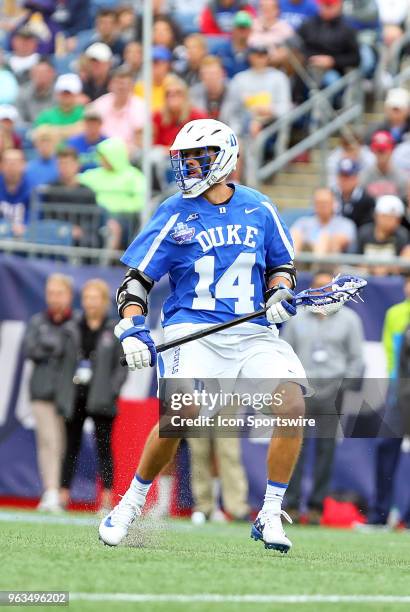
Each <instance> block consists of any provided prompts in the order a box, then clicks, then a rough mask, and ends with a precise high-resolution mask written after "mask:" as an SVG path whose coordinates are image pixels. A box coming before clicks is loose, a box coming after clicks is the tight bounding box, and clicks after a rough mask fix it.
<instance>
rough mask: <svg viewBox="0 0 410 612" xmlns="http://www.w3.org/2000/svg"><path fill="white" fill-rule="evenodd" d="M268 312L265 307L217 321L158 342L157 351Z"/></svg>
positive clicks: (196, 338) (159, 351) (203, 336)
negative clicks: (214, 323)
mask: <svg viewBox="0 0 410 612" xmlns="http://www.w3.org/2000/svg"><path fill="white" fill-rule="evenodd" d="M265 313H266V309H265V308H261V310H256V311H255V312H250V313H249V314H246V315H243V316H241V317H236V318H235V319H231V320H230V321H225V322H224V323H217V324H216V325H211V327H206V328H205V329H201V330H199V331H197V332H193V333H192V334H188V336H184V337H183V338H176V339H175V340H171V341H170V342H164V344H158V346H157V347H156V348H157V353H162V352H163V351H167V350H168V349H171V348H174V347H175V346H180V345H181V344H186V343H187V342H192V341H193V340H199V339H200V338H205V337H206V336H210V335H211V334H214V333H215V332H218V331H223V330H224V329H229V328H230V327H234V326H235V325H239V324H240V323H246V321H250V320H251V319H256V318H258V317H262V316H263V315H264V314H265Z"/></svg>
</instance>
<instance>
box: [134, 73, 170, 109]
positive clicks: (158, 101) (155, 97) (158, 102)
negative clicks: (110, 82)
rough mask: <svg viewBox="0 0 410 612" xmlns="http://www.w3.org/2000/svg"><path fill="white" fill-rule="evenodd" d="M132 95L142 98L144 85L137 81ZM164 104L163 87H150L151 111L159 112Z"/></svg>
mask: <svg viewBox="0 0 410 612" xmlns="http://www.w3.org/2000/svg"><path fill="white" fill-rule="evenodd" d="M134 94H135V95H136V96H140V97H141V98H143V97H144V83H143V82H142V81H137V82H136V83H135V85H134ZM164 104H165V90H164V86H163V85H153V86H152V111H153V112H154V113H155V112H156V111H161V110H162V109H163V108H164Z"/></svg>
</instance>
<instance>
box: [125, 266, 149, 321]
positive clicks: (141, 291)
mask: <svg viewBox="0 0 410 612" xmlns="http://www.w3.org/2000/svg"><path fill="white" fill-rule="evenodd" d="M153 286H154V281H153V280H151V279H150V278H149V277H148V276H146V275H145V274H143V273H142V272H140V271H139V270H135V269H134V268H130V269H129V270H128V272H127V274H126V275H125V278H124V280H123V282H122V285H121V286H120V287H119V288H118V290H117V294H116V300H117V307H118V314H119V315H120V317H122V316H123V314H122V313H123V311H124V308H125V307H126V306H130V305H131V304H134V305H136V306H140V307H141V308H142V314H143V315H144V316H146V315H147V313H148V294H149V292H150V291H151V289H152V287H153Z"/></svg>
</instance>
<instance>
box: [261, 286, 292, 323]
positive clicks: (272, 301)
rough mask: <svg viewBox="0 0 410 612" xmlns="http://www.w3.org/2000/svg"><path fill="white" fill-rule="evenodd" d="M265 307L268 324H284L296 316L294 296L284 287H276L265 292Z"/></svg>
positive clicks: (290, 290)
mask: <svg viewBox="0 0 410 612" xmlns="http://www.w3.org/2000/svg"><path fill="white" fill-rule="evenodd" d="M265 305H266V306H267V308H268V309H267V311H266V318H267V319H268V321H269V323H275V324H279V323H284V322H285V321H288V320H289V319H290V318H291V317H294V316H295V314H296V300H295V294H294V292H293V291H292V289H289V288H288V287H285V286H284V285H276V286H275V287H272V288H271V289H268V290H267V291H266V293H265Z"/></svg>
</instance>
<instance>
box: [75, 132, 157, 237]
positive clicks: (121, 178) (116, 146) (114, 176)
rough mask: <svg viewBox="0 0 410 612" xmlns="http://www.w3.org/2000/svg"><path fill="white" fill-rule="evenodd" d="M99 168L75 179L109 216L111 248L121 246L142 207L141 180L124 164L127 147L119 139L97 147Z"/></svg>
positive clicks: (141, 175)
mask: <svg viewBox="0 0 410 612" xmlns="http://www.w3.org/2000/svg"><path fill="white" fill-rule="evenodd" d="M97 153H98V155H99V156H100V163H101V166H102V167H101V168H95V169H94V170H87V171H86V172H83V174H80V175H79V176H78V180H79V182H80V183H81V184H82V185H85V186H86V187H89V188H90V189H92V190H93V191H94V193H95V196H96V199H97V203H98V204H99V205H100V206H101V207H102V208H104V209H105V210H106V211H107V213H108V216H109V221H108V224H107V225H108V228H109V231H110V235H111V241H110V246H111V247H112V248H115V249H117V248H121V247H125V245H126V244H128V243H129V240H130V239H131V236H133V235H134V233H132V232H134V230H135V228H136V225H137V220H138V213H140V212H141V211H142V209H143V208H144V205H145V199H144V198H145V178H144V176H143V174H142V172H141V171H140V170H138V169H137V168H134V167H133V166H131V164H130V163H129V161H128V154H127V148H126V146H125V145H124V142H123V141H122V140H121V139H120V138H109V139H108V140H105V141H104V142H101V143H100V144H99V145H97Z"/></svg>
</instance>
